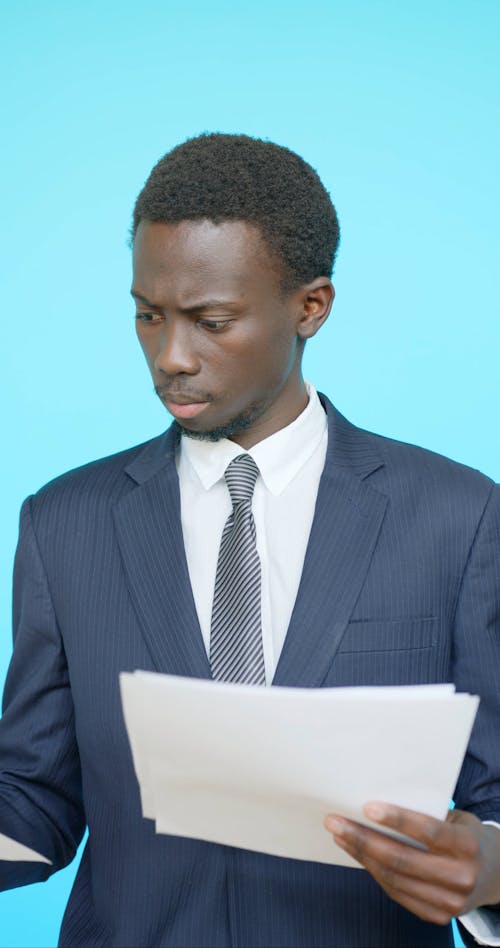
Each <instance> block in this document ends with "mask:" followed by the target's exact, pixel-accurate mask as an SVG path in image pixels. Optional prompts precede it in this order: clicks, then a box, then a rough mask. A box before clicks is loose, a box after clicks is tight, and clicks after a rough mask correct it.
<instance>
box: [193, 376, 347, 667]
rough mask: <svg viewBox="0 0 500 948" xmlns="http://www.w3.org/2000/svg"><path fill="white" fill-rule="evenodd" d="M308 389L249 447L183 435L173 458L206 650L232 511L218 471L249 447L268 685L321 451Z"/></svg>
mask: <svg viewBox="0 0 500 948" xmlns="http://www.w3.org/2000/svg"><path fill="white" fill-rule="evenodd" d="M308 392H309V402H308V404H307V406H306V408H305V409H304V411H303V412H302V413H301V414H300V415H299V417H298V418H296V419H295V421H293V422H292V423H291V424H290V425H287V427H286V428H282V429H281V430H280V431H277V432H276V433H275V434H273V435H271V436H270V437H269V438H265V440H264V441H260V442H259V443H258V444H256V445H254V447H253V448H249V450H248V451H245V450H244V449H243V448H241V447H240V445H238V444H235V443H234V441H229V440H227V439H226V438H222V439H221V440H220V441H215V442H209V441H196V440H195V439H194V438H189V437H187V436H183V437H182V438H181V442H180V450H179V454H178V459H177V467H178V472H179V482H180V494H181V519H182V532H183V537H184V546H185V549H186V557H187V564H188V569H189V577H190V580H191V586H192V589H193V596H194V601H195V605H196V611H197V613H198V619H199V622H200V626H201V631H202V635H203V641H204V643H205V648H206V650H207V655H208V656H210V624H211V616H212V600H213V595H214V586H215V574H216V571H217V558H218V555H219V547H220V541H221V537H222V531H223V529H224V524H225V522H226V520H227V518H228V517H229V514H230V513H231V510H232V505H231V499H230V497H229V491H228V488H227V484H226V481H225V479H224V471H225V470H226V467H227V465H228V464H229V463H230V461H232V460H233V458H235V457H237V456H238V455H239V454H250V455H251V456H252V457H253V459H254V461H255V463H256V464H257V466H258V468H259V471H260V475H259V477H258V478H257V481H256V484H255V490H254V497H253V506H252V510H253V515H254V520H255V531H256V537H257V550H258V553H259V557H260V564H261V580H262V586H261V610H262V640H263V648H264V663H265V669H266V683H267V684H268V685H269V684H271V681H272V679H273V676H274V672H275V671H276V666H277V664H278V659H279V657H280V654H281V649H282V648H283V643H284V641H285V636H286V631H287V629H288V625H289V622H290V617H291V615H292V611H293V607H294V604H295V599H296V597H297V590H298V588H299V582H300V577H301V574H302V567H303V565H304V557H305V553H306V548H307V542H308V539H309V534H310V532H311V525H312V521H313V516H314V507H315V504H316V496H317V493H318V485H319V480H320V477H321V473H322V471H323V467H324V464H325V457H326V446H327V441H328V426H327V420H326V414H325V411H324V409H323V407H322V405H321V402H320V400H319V398H318V395H317V393H316V391H315V389H314V388H313V386H312V385H309V384H308Z"/></svg>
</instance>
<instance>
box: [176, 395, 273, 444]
mask: <svg viewBox="0 0 500 948" xmlns="http://www.w3.org/2000/svg"><path fill="white" fill-rule="evenodd" d="M267 407H268V403H267V402H264V403H262V402H260V403H259V404H258V405H250V407H249V408H247V409H246V410H245V411H243V412H241V414H240V415H236V416H235V417H234V418H232V419H231V421H228V422H227V424H226V425H220V426H219V427H218V428H211V429H210V431H192V430H191V429H190V428H185V427H184V425H181V424H179V422H178V421H176V422H175V424H176V425H177V427H178V429H179V431H180V433H181V434H183V435H186V436H187V437H188V438H194V440H195V441H221V440H222V438H231V436H232V435H235V434H239V433H240V432H241V431H247V430H248V428H250V427H251V426H252V425H253V424H254V422H256V421H257V420H258V419H259V418H260V417H261V415H263V414H264V412H265V411H266V409H267Z"/></svg>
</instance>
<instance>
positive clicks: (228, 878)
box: [0, 399, 500, 948]
mask: <svg viewBox="0 0 500 948" xmlns="http://www.w3.org/2000/svg"><path fill="white" fill-rule="evenodd" d="M323 404H324V406H325V409H326V410H327V413H328V420H329V440H328V454H327V459H326V463H325V468H324V472H323V475H322V478H321V483H320V487H319V492H318V498H317V504H316V512H315V517H314V522H313V526H312V531H311V536H310V540H309V545H308V548H307V554H306V558H305V563H304V569H303V574H302V578H301V583H300V588H299V591H298V595H297V600H296V603H295V608H294V611H293V615H292V618H291V622H290V626H289V630H288V634H287V637H286V641H285V645H284V648H283V652H282V655H281V657H280V660H279V664H278V667H277V670H276V675H275V678H274V684H275V685H296V686H304V687H308V688H317V687H324V686H337V685H363V684H375V685H394V684H409V683H426V682H443V681H448V680H453V681H455V682H456V685H457V688H458V689H460V690H467V691H470V692H473V693H478V694H480V695H481V697H482V702H481V707H480V711H479V717H478V720H477V724H476V725H475V728H474V732H473V736H472V740H471V743H470V747H469V751H468V754H467V757H466V760H465V764H464V767H463V770H462V773H461V775H460V779H459V783H458V786H457V790H456V796H455V802H456V805H457V806H458V807H460V808H463V809H468V810H471V811H473V812H474V813H476V814H477V815H478V816H479V817H480V818H481V819H496V820H499V821H500V750H499V734H500V700H499V681H500V675H499V668H500V661H499V660H500V619H499V616H500V576H499V563H500V558H499V550H500V496H499V490H498V488H496V487H495V486H494V485H493V483H492V482H491V481H490V480H488V479H487V478H486V477H484V476H483V475H481V474H479V473H478V472H476V471H473V470H470V469H468V468H465V467H463V466H461V465H458V464H454V463H453V462H451V461H448V460H446V459H444V458H442V457H439V456H437V455H435V454H431V453H429V452H426V451H423V450H421V449H418V448H415V447H412V446H409V445H404V444H400V443H397V442H394V441H389V440H388V439H384V438H380V437H378V436H376V435H373V434H369V433H367V432H365V431H361V430H359V429H357V428H355V427H354V426H352V425H351V424H349V422H347V421H346V420H345V419H344V418H343V417H342V416H341V415H339V414H338V413H337V412H336V411H335V409H334V408H333V407H332V406H331V405H330V403H329V402H328V401H327V400H326V399H323ZM176 437H177V431H176V427H175V426H173V427H172V428H171V429H170V430H169V431H168V432H167V433H166V434H165V435H163V436H161V437H159V438H156V439H154V440H153V441H150V442H148V443H147V444H145V445H142V446H140V447H138V448H133V449H131V450H129V451H125V452H123V453H122V454H118V455H116V456H114V457H111V458H107V459H105V460H102V461H98V462H96V463H94V464H90V465H87V466H85V467H83V468H80V469H79V470H76V471H73V472H71V473H69V474H66V475H64V476H63V477H61V478H58V479H57V480H56V481H53V482H52V483H51V484H49V485H48V486H46V487H45V488H44V489H43V490H41V491H40V492H39V493H38V494H37V495H35V496H34V497H32V498H30V499H29V500H28V501H27V502H26V503H25V505H24V507H23V511H22V526H21V537H20V543H19V548H18V553H17V558H16V581H15V606H14V612H15V628H16V641H15V650H14V655H13V659H12V663H11V666H10V670H9V674H8V679H7V685H6V690H5V696H4V717H3V719H2V721H1V722H0V832H4V833H7V834H8V835H10V836H13V837H15V838H16V839H18V840H19V841H21V842H23V843H25V844H26V845H28V846H31V847H33V848H34V849H36V850H38V851H39V852H41V853H43V854H45V855H46V856H47V857H48V858H49V859H51V860H52V863H53V865H52V867H49V868H48V867H45V866H42V865H40V864H35V863H17V864H16V863H8V862H0V886H1V887H2V888H8V887H12V886H16V885H22V884H24V883H27V882H33V881H37V880H42V879H44V878H46V876H47V875H48V874H49V873H50V872H51V871H54V870H55V869H58V868H60V867H62V866H64V865H66V864H67V863H68V862H69V861H70V860H71V859H72V858H73V856H74V853H75V849H76V847H77V845H78V842H79V840H80V839H81V837H82V834H83V831H84V827H85V825H86V824H87V825H88V827H89V839H88V843H87V846H86V848H85V851H84V855H83V858H82V862H81V865H80V867H79V870H78V873H77V876H76V881H75V884H74V888H73V891H72V893H71V897H70V900H69V904H68V907H67V910H66V913H65V916H64V920H63V925H62V930H61V938H60V943H61V944H62V945H65V946H66V945H67V946H84V945H85V946H91V945H92V946H105V945H109V946H111V945H112V946H120V948H122V946H134V948H135V946H142V945H148V946H160V945H161V946H172V948H181V946H196V948H199V946H214V948H225V946H238V948H246V946H248V948H259V946H262V948H270V946H287V948H288V946H297V948H299V946H300V948H304V946H318V948H320V946H352V948H360V946H363V948H367V946H373V948H379V946H394V948H403V946H412V948H415V946H423V945H432V946H445V945H451V944H452V937H451V929H450V927H449V926H445V927H438V926H433V925H430V924H427V923H425V922H423V921H421V920H419V919H418V918H416V917H415V916H413V915H412V914H410V913H409V912H407V911H405V910H404V909H403V908H401V907H399V906H398V905H396V904H395V903H394V902H391V901H390V900H389V899H388V898H387V897H386V896H385V894H384V893H383V892H382V890H380V889H379V887H378V886H377V885H376V884H375V882H374V881H373V880H372V879H371V877H370V876H369V874H368V873H367V872H365V871H362V870H356V869H340V868H337V867H331V866H325V865H319V864H315V863H308V862H301V861H295V860H288V859H281V858H276V857H271V856H266V855H262V854H259V853H253V852H246V851H243V850H238V849H233V848H229V847H224V846H218V845H215V844H210V843H204V842H200V841H197V840H190V839H183V838H178V837H171V836H157V835H156V834H155V831H154V825H153V823H152V822H150V821H148V820H145V819H143V818H142V816H141V808H140V799H139V790H138V786H137V781H136V778H135V775H134V771H133V766H132V760H131V754H130V750H129V746H128V741H127V737H126V733H125V729H124V724H123V718H122V712H121V706H120V697H119V688H118V676H119V673H120V672H121V671H124V670H133V669H136V668H141V669H152V670H156V671H160V672H168V673H170V674H176V675H189V676H194V677H199V678H209V677H210V668H209V664H208V660H207V656H206V653H205V649H204V646H203V641H202V636H201V632H200V628H199V624H198V620H197V616H196V611H195V606H194V601H193V596H192V591H191V587H190V583H189V576H188V569H187V564H186V558H185V553H184V547H183V540H182V531H181V521H180V506H179V485H178V478H177V472H176V467H175V446H176ZM324 752H325V754H327V753H328V747H325V749H324ZM298 766H300V762H298Z"/></svg>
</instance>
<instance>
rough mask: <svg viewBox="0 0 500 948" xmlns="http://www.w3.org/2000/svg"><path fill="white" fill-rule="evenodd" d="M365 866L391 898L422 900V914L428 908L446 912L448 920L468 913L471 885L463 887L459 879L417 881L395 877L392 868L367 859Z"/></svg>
mask: <svg viewBox="0 0 500 948" xmlns="http://www.w3.org/2000/svg"><path fill="white" fill-rule="evenodd" d="M364 865H365V867H366V869H367V871H368V872H369V873H370V874H371V875H372V876H373V878H374V879H375V880H376V881H377V882H378V883H379V885H380V886H382V888H383V889H384V890H385V892H386V893H387V895H389V896H390V897H391V899H394V900H395V901H396V902H399V903H400V904H402V902H403V901H405V902H406V901H407V900H408V899H412V900H414V901H418V902H420V903H421V905H422V911H423V907H424V906H426V907H427V909H428V910H429V911H433V912H437V913H439V912H443V913H444V914H445V915H446V916H447V918H446V920H448V919H449V918H453V917H455V916H456V915H461V914H463V913H464V912H466V911H467V910H468V905H469V896H470V892H471V885H470V884H468V885H465V884H461V883H460V882H457V880H456V879H455V878H451V879H449V880H448V883H446V882H445V880H443V879H436V880H435V881H431V880H430V879H429V878H426V879H416V878H411V877H410V876H405V875H400V874H394V873H393V871H392V870H391V869H388V868H387V867H385V866H381V865H380V863H378V862H376V861H375V860H372V859H370V858H366V859H365V861H364Z"/></svg>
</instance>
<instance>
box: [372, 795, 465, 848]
mask: <svg viewBox="0 0 500 948" xmlns="http://www.w3.org/2000/svg"><path fill="white" fill-rule="evenodd" d="M364 812H365V815H366V816H367V817H368V818H369V819H370V820H373V822H375V823H380V825H381V826H387V827H389V828H390V829H393V830H396V832H398V833H402V834H403V835H404V836H409V837H410V839H414V840H416V841H417V842H419V843H422V845H424V846H426V847H427V848H428V849H429V850H431V851H432V852H441V853H451V854H453V855H458V854H461V853H463V854H465V855H471V854H473V852H474V851H475V839H474V833H471V832H470V826H468V825H467V826H465V825H462V824H463V821H461V820H458V819H457V818H455V820H437V819H435V818H434V817H432V816H428V815H427V814H426V813H417V812H416V811H415V810H407V809H405V808H404V807H398V806H394V805H393V804H388V803H378V802H377V803H367V804H366V806H365V807H364Z"/></svg>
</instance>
